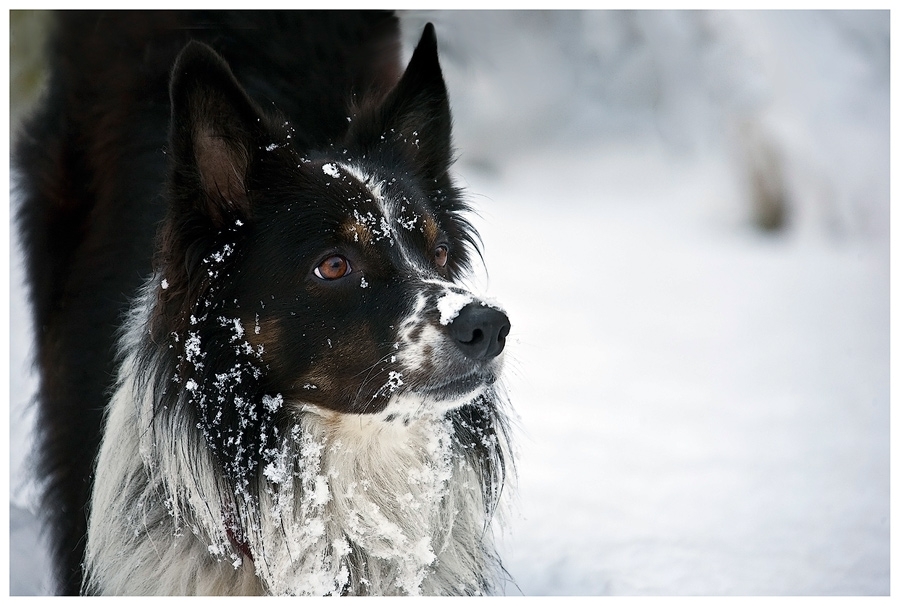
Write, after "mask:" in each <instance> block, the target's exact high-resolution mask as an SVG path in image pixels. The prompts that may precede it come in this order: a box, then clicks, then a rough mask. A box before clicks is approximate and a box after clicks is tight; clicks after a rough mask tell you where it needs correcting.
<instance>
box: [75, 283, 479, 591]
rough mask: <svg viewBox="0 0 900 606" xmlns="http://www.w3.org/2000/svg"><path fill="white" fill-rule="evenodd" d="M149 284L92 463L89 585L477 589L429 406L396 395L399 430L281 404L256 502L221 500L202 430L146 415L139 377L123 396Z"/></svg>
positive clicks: (474, 512) (471, 493) (471, 476)
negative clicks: (287, 420) (286, 415)
mask: <svg viewBox="0 0 900 606" xmlns="http://www.w3.org/2000/svg"><path fill="white" fill-rule="evenodd" d="M153 284H155V283H154V282H153V281H151V283H150V285H148V288H147V290H146V291H145V297H146V298H145V299H144V300H145V301H146V303H145V304H144V305H142V306H141V307H140V308H138V312H137V313H136V314H135V315H134V316H133V318H132V320H131V322H130V324H129V332H128V334H127V335H126V336H125V338H124V339H123V342H122V346H123V349H124V351H125V352H130V353H127V355H126V357H125V358H124V361H123V363H122V365H121V368H120V374H119V378H118V388H117V390H116V392H115V394H114V396H113V398H112V401H111V403H110V406H109V410H108V417H107V421H106V429H105V437H104V440H103V444H102V447H101V450H100V455H99V459H98V464H97V474H96V479H95V489H94V494H93V500H92V503H91V516H90V520H89V529H88V540H87V556H86V581H85V589H86V590H87V591H88V592H90V593H99V594H130V595H136V594H171V595H187V594H241V595H252V594H291V595H325V594H336V593H340V592H342V591H346V592H348V593H351V594H354V593H367V594H382V595H393V594H405V595H416V594H426V595H428V594H471V593H478V592H480V590H481V587H482V579H484V578H489V577H490V576H491V566H492V565H493V562H491V561H490V559H491V557H492V555H491V554H492V553H493V551H492V547H491V545H490V533H489V530H488V526H489V520H488V519H486V518H487V516H486V514H485V513H484V512H485V504H484V503H483V502H482V495H481V486H480V483H479V478H478V476H477V474H476V472H475V470H473V469H471V467H470V466H469V464H468V463H467V462H466V459H465V458H463V457H462V456H461V454H460V452H461V451H460V449H459V448H454V444H453V443H452V439H451V432H450V429H449V427H448V421H446V420H444V419H443V418H442V416H441V415H442V412H443V411H441V412H440V413H438V412H434V413H430V414H428V413H424V412H423V410H427V408H424V407H423V406H422V405H421V403H418V404H416V403H414V402H410V401H400V400H401V399H400V398H395V399H396V400H397V401H396V402H394V403H393V404H394V406H395V407H399V408H400V409H409V408H414V409H415V410H416V411H417V412H418V414H417V415H415V416H413V415H410V416H409V417H408V419H407V421H408V424H407V425H403V424H401V423H390V422H386V421H385V420H384V416H383V415H379V416H378V417H377V418H376V417H375V416H371V415H370V416H365V415H344V414H340V413H335V412H330V411H325V410H322V409H319V408H316V407H313V406H308V405H303V404H302V403H298V402H285V403H284V405H285V406H288V407H290V410H291V411H292V413H293V415H294V418H295V420H296V422H295V424H294V426H293V427H292V428H291V430H290V431H289V432H287V433H286V435H283V436H280V441H279V446H278V451H277V453H275V456H273V457H272V461H271V463H270V464H269V465H267V466H266V468H265V469H264V470H263V471H262V473H261V475H260V478H259V479H260V482H261V483H262V486H263V488H262V490H260V491H259V493H258V499H257V496H256V494H255V493H252V492H250V491H249V490H246V489H245V490H238V492H237V494H230V493H228V492H227V490H226V488H225V486H224V483H223V482H222V481H221V479H220V478H219V476H218V473H217V471H216V465H215V462H214V460H213V457H212V455H211V454H210V452H209V451H208V450H207V448H206V447H205V443H204V441H203V438H202V435H201V432H200V430H193V428H187V429H185V428H184V427H179V426H175V424H174V423H173V426H171V427H165V426H161V422H159V420H157V421H154V419H153V410H154V405H155V394H154V392H153V388H152V382H150V385H151V386H150V387H147V388H145V389H144V390H143V391H142V392H140V393H136V386H137V385H138V384H142V383H141V382H140V381H139V379H141V377H138V376H137V372H138V370H137V369H138V365H137V363H136V354H135V352H136V351H137V347H138V345H139V343H140V342H141V340H142V339H143V338H145V337H144V336H145V335H146V334H147V318H148V317H149V312H150V304H149V301H151V300H152V298H151V293H152V289H151V288H150V287H149V286H152V285H153ZM405 397H406V398H407V399H409V396H405ZM389 407H390V406H389ZM169 418H171V417H169ZM229 519H231V520H239V521H240V527H241V528H242V529H243V530H245V531H246V535H245V540H246V545H247V546H248V547H249V549H250V552H251V554H252V560H251V559H250V558H247V557H244V556H242V555H241V554H240V553H239V550H238V549H237V548H236V546H235V545H234V544H233V543H232V541H231V540H230V538H229V536H228V532H227V530H226V525H227V520H229Z"/></svg>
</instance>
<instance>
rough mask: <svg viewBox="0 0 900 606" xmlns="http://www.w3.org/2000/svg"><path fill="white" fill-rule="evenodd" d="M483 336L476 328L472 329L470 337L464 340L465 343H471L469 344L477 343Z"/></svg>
mask: <svg viewBox="0 0 900 606" xmlns="http://www.w3.org/2000/svg"><path fill="white" fill-rule="evenodd" d="M483 338H484V333H483V332H481V330H479V329H477V328H476V329H475V330H473V331H472V338H471V339H469V340H468V341H465V343H471V344H475V343H479V342H480V341H481V340H482V339H483Z"/></svg>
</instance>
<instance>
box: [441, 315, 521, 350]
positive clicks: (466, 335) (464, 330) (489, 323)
mask: <svg viewBox="0 0 900 606" xmlns="http://www.w3.org/2000/svg"><path fill="white" fill-rule="evenodd" d="M449 329H450V335H451V336H452V337H453V338H454V339H455V340H456V344H457V345H458V346H459V348H460V350H461V351H462V352H463V354H465V355H466V357H469V358H473V359H475V360H490V359H491V358H495V357H497V356H498V355H500V352H501V351H503V347H504V346H505V345H506V335H508V334H509V329H510V323H509V318H507V317H506V314H505V313H503V312H502V311H500V310H497V309H494V308H492V307H485V306H484V305H481V304H480V303H469V304H468V305H466V306H465V307H463V308H462V309H461V310H460V311H459V314H458V315H457V316H456V318H454V320H453V322H452V323H451V324H450V326H449Z"/></svg>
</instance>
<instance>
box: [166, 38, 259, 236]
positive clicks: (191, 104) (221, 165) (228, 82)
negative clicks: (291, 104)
mask: <svg viewBox="0 0 900 606" xmlns="http://www.w3.org/2000/svg"><path fill="white" fill-rule="evenodd" d="M170 96H171V102H172V120H171V127H170V133H169V136H170V142H169V143H170V148H171V153H172V156H173V166H172V172H171V178H172V187H173V194H174V198H175V200H174V202H175V203H176V204H179V205H180V206H181V209H182V210H188V211H194V212H199V213H200V214H201V215H204V216H205V217H206V218H207V219H208V220H210V221H211V222H212V223H213V224H214V225H215V226H216V227H219V228H221V227H222V226H223V225H224V224H225V222H226V220H227V219H229V218H232V219H233V218H234V217H242V216H246V214H247V213H248V212H249V200H248V197H247V190H246V179H247V170H248V167H249V165H250V160H251V154H252V153H253V150H254V149H255V144H256V140H257V139H258V138H259V137H260V136H262V133H263V132H264V130H265V126H264V120H265V118H264V116H263V115H262V112H260V111H259V110H258V108H257V107H256V106H255V105H254V103H253V101H251V99H250V98H249V97H248V96H247V93H246V92H244V89H243V88H242V87H241V85H240V84H239V83H238V81H237V80H236V79H235V77H234V74H233V73H232V72H231V69H230V68H229V67H228V64H227V63H225V61H224V59H222V58H221V57H220V56H219V55H218V54H217V53H216V52H215V51H214V50H213V49H212V48H210V47H209V46H207V45H205V44H202V43H200V42H193V41H192V42H190V43H188V45H187V46H186V47H185V48H184V50H182V51H181V54H179V56H178V59H177V60H176V61H175V67H174V68H173V71H172V80H171V86H170Z"/></svg>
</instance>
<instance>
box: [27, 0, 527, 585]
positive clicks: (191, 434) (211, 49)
mask: <svg viewBox="0 0 900 606" xmlns="http://www.w3.org/2000/svg"><path fill="white" fill-rule="evenodd" d="M50 40H51V42H50V44H49V46H48V49H49V51H48V53H49V65H50V75H49V82H48V87H47V91H46V94H45V97H44V99H43V101H42V102H41V103H40V105H39V107H38V108H37V110H36V112H35V113H34V114H33V116H32V117H31V118H30V119H29V120H28V121H27V122H26V124H25V127H24V130H23V131H22V134H21V136H20V138H19V141H18V145H17V147H16V154H15V169H16V171H17V172H16V174H17V176H18V177H17V178H18V182H19V184H20V199H21V206H20V209H19V211H18V224H19V227H20V230H21V232H22V237H23V240H24V248H25V251H26V257H27V261H26V264H27V267H26V270H27V275H28V283H29V289H30V297H31V301H32V305H33V310H34V311H33V313H34V318H35V325H36V327H37V329H36V330H37V345H36V347H37V361H38V364H39V367H40V370H41V381H40V389H39V396H38V399H39V411H38V425H39V432H40V434H39V444H40V446H39V450H40V452H39V473H40V474H41V478H42V481H43V486H44V492H43V501H42V508H43V510H44V512H45V517H46V519H47V527H48V530H49V533H50V536H51V539H52V542H53V556H54V565H55V571H56V575H57V577H58V579H59V592H60V593H67V594H75V593H85V594H132V595H133V594H154V595H155V594H175V595H186V594H207V595H225V594H235V595H256V594H280V595H397V594H400V595H417V594H423V595H432V594H434V595H471V594H486V593H492V592H495V591H497V590H498V587H499V583H500V582H501V580H502V579H503V578H504V575H505V574H506V573H505V571H504V570H503V567H502V564H501V563H500V561H499V558H498V555H497V553H496V549H495V547H494V545H493V541H492V538H491V537H492V534H491V527H492V526H491V523H492V518H493V517H494V516H495V513H496V511H497V508H498V503H499V501H500V496H501V493H502V492H503V488H504V485H505V482H506V481H507V480H508V478H509V477H510V475H511V473H512V472H513V465H512V459H511V454H510V452H511V451H510V445H509V429H508V427H509V422H508V413H507V412H505V410H506V407H507V403H506V398H505V397H504V396H503V390H502V382H501V381H500V377H501V370H502V365H503V362H502V361H503V357H504V355H503V350H504V345H505V340H506V337H507V335H508V333H509V330H510V321H509V319H508V317H507V315H506V314H505V312H504V311H503V310H502V309H501V308H500V307H499V306H498V305H496V304H494V303H492V302H489V301H486V300H484V299H483V298H480V297H477V296H476V295H474V294H473V293H472V292H470V290H469V289H467V288H465V287H464V286H463V284H465V283H466V279H467V276H468V275H469V273H470V272H471V269H472V263H473V259H474V258H475V257H476V256H477V255H478V254H479V253H478V236H477V234H476V233H475V231H474V229H473V227H472V225H471V224H470V223H469V222H468V221H467V219H466V215H467V213H468V212H469V211H470V208H469V206H468V204H467V202H466V200H465V197H464V193H463V192H462V190H461V189H459V188H458V187H457V186H456V185H455V184H454V181H453V179H452V177H451V174H450V172H449V171H450V167H451V164H452V159H453V151H452V147H451V115H450V106H449V101H448V96H447V90H446V86H445V83H444V79H443V76H442V72H441V68H440V64H439V60H438V50H437V39H436V35H435V29H434V27H433V26H432V25H431V24H428V25H427V26H426V27H425V28H424V31H423V33H422V35H421V39H420V40H419V42H418V44H417V46H416V47H415V50H414V52H413V54H412V58H411V59H410V61H409V63H408V65H407V66H406V67H405V69H403V66H402V65H401V64H400V60H399V57H400V25H399V20H398V18H397V16H396V15H395V14H393V13H391V12H384V11H376V12H203V11H193V12H189V11H184V12H121V13H118V12H98V11H92V12H65V13H61V14H58V15H56V16H55V21H54V24H53V26H52V29H51V35H50Z"/></svg>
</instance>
